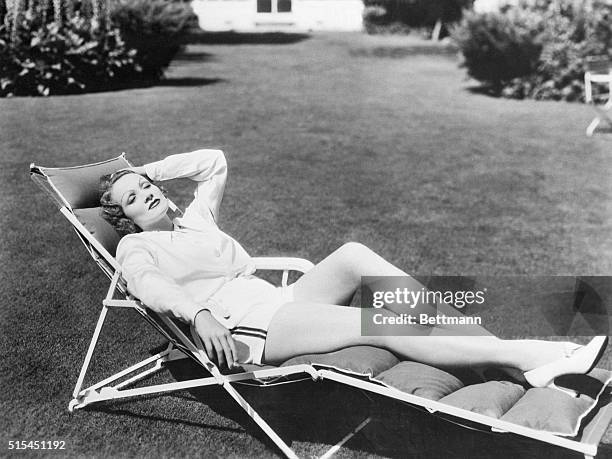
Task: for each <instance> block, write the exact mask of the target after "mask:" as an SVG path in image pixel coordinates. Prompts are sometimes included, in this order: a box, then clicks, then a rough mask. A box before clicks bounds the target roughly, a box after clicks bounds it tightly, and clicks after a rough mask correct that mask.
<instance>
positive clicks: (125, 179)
mask: <svg viewBox="0 0 612 459" xmlns="http://www.w3.org/2000/svg"><path fill="white" fill-rule="evenodd" d="M110 195H111V199H112V200H113V202H116V203H119V204H120V205H121V208H122V209H123V213H124V214H125V216H126V217H128V218H129V219H130V220H132V221H133V222H134V223H136V224H137V225H138V226H140V228H142V229H143V230H145V231H146V230H147V229H150V228H152V227H154V226H155V223H156V222H158V221H160V220H161V219H163V218H164V216H165V215H166V212H167V211H168V200H167V199H166V197H165V196H164V194H163V193H162V192H161V190H160V189H159V188H157V187H156V186H155V185H153V184H152V183H151V182H149V181H148V180H147V179H146V178H144V177H143V176H142V175H138V174H126V175H124V176H122V177H120V178H119V179H118V180H117V181H116V182H115V183H114V184H113V186H112V188H111V194H110Z"/></svg>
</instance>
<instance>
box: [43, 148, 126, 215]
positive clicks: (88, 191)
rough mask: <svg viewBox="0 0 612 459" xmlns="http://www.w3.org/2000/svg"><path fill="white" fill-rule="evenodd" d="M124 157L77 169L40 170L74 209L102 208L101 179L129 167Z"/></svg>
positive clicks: (77, 167)
mask: <svg viewBox="0 0 612 459" xmlns="http://www.w3.org/2000/svg"><path fill="white" fill-rule="evenodd" d="M129 166H130V163H128V161H127V160H126V159H125V157H124V156H123V155H121V156H118V157H117V158H113V159H110V160H108V161H103V162H100V163H94V164H85V165H83V166H76V167H63V168H61V167H60V168H44V167H41V168H40V170H41V171H42V172H44V173H45V175H47V177H49V180H50V181H51V183H52V184H53V186H54V187H55V188H56V189H57V191H58V192H59V193H60V194H61V195H62V196H63V197H64V199H65V200H66V201H68V203H69V204H70V207H72V208H73V209H84V208H91V207H99V206H100V192H99V187H100V177H101V176H103V175H105V174H111V173H113V172H115V171H117V170H118V169H122V168H124V167H129Z"/></svg>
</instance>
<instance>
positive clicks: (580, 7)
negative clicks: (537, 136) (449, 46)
mask: <svg viewBox="0 0 612 459" xmlns="http://www.w3.org/2000/svg"><path fill="white" fill-rule="evenodd" d="M453 37H454V39H455V40H456V42H457V43H458V45H459V47H460V49H461V52H462V53H463V57H464V62H463V65H464V66H465V67H466V68H467V71H468V74H469V75H470V76H472V77H473V78H475V79H477V80H480V81H482V82H483V83H485V85H486V86H487V87H488V88H489V89H491V90H492V91H493V92H494V93H496V94H501V95H502V96H505V97H513V98H523V97H530V98H535V99H552V100H567V101H574V100H580V99H582V98H583V94H584V80H583V76H584V72H585V64H586V58H587V57H588V56H609V57H612V4H610V3H608V2H606V1H605V0H602V1H598V0H595V1H583V2H576V1H575V0H556V1H553V0H537V1H532V2H529V3H527V2H523V3H520V4H518V5H517V6H514V7H507V8H506V9H504V10H502V11H501V12H500V13H496V14H491V13H489V14H475V13H471V14H468V15H466V17H465V18H464V19H463V21H462V22H461V24H460V25H459V26H458V27H457V28H456V29H455V30H454V31H453ZM492 50H494V51H492Z"/></svg>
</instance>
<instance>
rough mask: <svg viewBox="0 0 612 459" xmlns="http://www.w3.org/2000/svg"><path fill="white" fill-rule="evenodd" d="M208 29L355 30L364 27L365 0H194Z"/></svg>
mask: <svg viewBox="0 0 612 459" xmlns="http://www.w3.org/2000/svg"><path fill="white" fill-rule="evenodd" d="M191 6H192V8H193V10H194V11H195V13H196V14H197V15H198V19H199V22H200V27H201V28H202V29H203V30H207V31H224V30H233V31H237V32H258V31H262V32H264V31H272V30H274V31H291V32H294V31H295V32H297V31H310V30H337V31H355V30H361V29H362V27H363V19H362V14H363V1H362V0H193V2H192V3H191Z"/></svg>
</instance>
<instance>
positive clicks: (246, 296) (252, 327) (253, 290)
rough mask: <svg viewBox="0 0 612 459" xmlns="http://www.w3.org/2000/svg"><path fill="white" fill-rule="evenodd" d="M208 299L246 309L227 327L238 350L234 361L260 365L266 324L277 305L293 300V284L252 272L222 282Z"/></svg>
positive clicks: (266, 330)
mask: <svg viewBox="0 0 612 459" xmlns="http://www.w3.org/2000/svg"><path fill="white" fill-rule="evenodd" d="M211 300H213V302H215V303H218V304H222V305H223V306H224V307H225V308H226V309H227V310H229V311H232V309H235V308H234V307H233V306H238V307H239V309H241V310H242V309H244V308H245V307H246V308H247V309H248V310H247V312H246V315H245V316H244V317H243V318H242V319H240V320H239V321H238V323H237V325H236V326H234V327H233V328H230V332H231V334H232V337H233V338H234V343H235V344H236V351H237V352H238V358H237V363H252V364H256V365H261V364H262V359H263V354H264V347H265V344H266V337H267V335H268V327H269V325H270V322H271V321H272V318H273V317H274V314H276V312H277V311H278V310H279V309H280V307H281V306H282V305H284V304H285V303H290V302H291V301H293V285H288V286H287V287H276V286H274V285H272V284H270V283H269V282H266V281H265V280H263V279H260V278H258V277H255V276H248V277H242V278H237V279H235V280H232V281H230V282H228V283H227V284H225V286H224V287H223V288H222V289H221V290H220V291H219V292H217V293H215V294H214V295H213V296H212V298H211Z"/></svg>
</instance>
